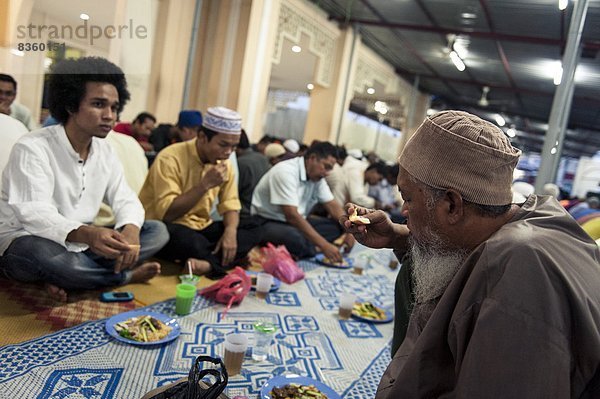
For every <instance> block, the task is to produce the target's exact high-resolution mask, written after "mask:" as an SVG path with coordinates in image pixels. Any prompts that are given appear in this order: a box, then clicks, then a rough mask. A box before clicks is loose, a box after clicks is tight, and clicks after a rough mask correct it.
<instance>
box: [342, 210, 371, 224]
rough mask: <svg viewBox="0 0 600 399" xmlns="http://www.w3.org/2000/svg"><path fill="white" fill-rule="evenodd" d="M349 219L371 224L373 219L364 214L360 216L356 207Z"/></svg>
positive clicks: (357, 222) (354, 221)
mask: <svg viewBox="0 0 600 399" xmlns="http://www.w3.org/2000/svg"><path fill="white" fill-rule="evenodd" d="M348 220H350V221H351V222H352V223H356V224H371V221H370V220H369V219H368V218H366V217H364V216H358V210H357V209H356V208H354V211H353V212H352V214H351V215H350V216H348Z"/></svg>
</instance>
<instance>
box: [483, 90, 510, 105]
mask: <svg viewBox="0 0 600 399" xmlns="http://www.w3.org/2000/svg"><path fill="white" fill-rule="evenodd" d="M489 93H490V87H489V86H483V87H482V88H481V97H479V100H477V105H478V106H480V107H482V108H486V107H488V106H490V105H503V104H506V105H508V104H511V103H512V100H490V99H488V95H489Z"/></svg>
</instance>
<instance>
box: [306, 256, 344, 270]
mask: <svg viewBox="0 0 600 399" xmlns="http://www.w3.org/2000/svg"><path fill="white" fill-rule="evenodd" d="M315 260H316V261H317V262H319V263H320V264H322V265H323V266H327V267H335V268H338V269H350V268H351V267H352V262H353V261H352V258H346V257H343V258H342V261H341V262H333V261H331V260H329V258H327V257H326V256H325V254H317V255H316V256H315Z"/></svg>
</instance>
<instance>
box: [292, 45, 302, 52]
mask: <svg viewBox="0 0 600 399" xmlns="http://www.w3.org/2000/svg"><path fill="white" fill-rule="evenodd" d="M292 51H293V52H294V53H299V52H301V51H302V47H300V46H292Z"/></svg>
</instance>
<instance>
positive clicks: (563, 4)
mask: <svg viewBox="0 0 600 399" xmlns="http://www.w3.org/2000/svg"><path fill="white" fill-rule="evenodd" d="M568 5H569V0H558V9H559V10H561V11H562V10H564V9H565V8H567V6H568Z"/></svg>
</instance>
